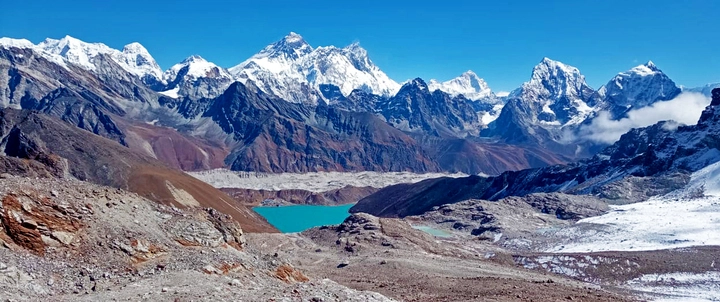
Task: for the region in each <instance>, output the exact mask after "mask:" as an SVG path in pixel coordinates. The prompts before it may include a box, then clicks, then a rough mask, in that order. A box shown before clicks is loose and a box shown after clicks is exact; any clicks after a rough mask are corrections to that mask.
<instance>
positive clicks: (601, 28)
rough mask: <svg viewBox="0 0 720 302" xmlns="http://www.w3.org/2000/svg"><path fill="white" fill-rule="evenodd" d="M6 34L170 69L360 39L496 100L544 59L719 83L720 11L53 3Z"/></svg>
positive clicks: (698, 3)
mask: <svg viewBox="0 0 720 302" xmlns="http://www.w3.org/2000/svg"><path fill="white" fill-rule="evenodd" d="M1 6H2V8H1V9H0V36H7V37H13V38H27V39H29V40H31V41H33V42H35V43H37V42H40V41H42V40H43V39H44V38H46V37H53V38H61V37H63V36H65V35H71V36H74V37H76V38H79V39H81V40H85V41H88V42H103V43H105V44H107V45H109V46H111V47H115V48H121V47H122V46H123V45H124V44H127V43H130V42H134V41H137V42H140V43H142V44H143V45H145V47H147V49H148V50H149V51H150V53H151V54H152V55H153V56H154V57H155V59H156V60H157V61H158V63H159V64H160V66H161V67H162V68H163V69H166V68H168V67H170V66H171V65H172V64H174V63H176V62H179V61H181V60H182V59H183V58H185V57H187V56H189V55H192V54H199V55H201V56H203V57H205V58H206V59H208V60H210V61H213V62H215V63H217V64H218V65H220V66H223V67H231V66H233V65H235V64H238V63H240V62H242V61H243V60H245V59H246V58H248V57H249V56H251V55H253V54H254V53H256V52H258V51H259V50H261V49H262V48H263V47H264V46H266V45H267V44H270V43H272V42H274V41H276V40H278V39H280V38H282V37H283V36H285V35H286V34H287V33H288V32H290V31H295V32H297V33H299V34H301V35H302V36H303V37H305V40H306V41H308V43H310V44H311V45H313V46H324V45H336V46H344V45H347V44H349V43H352V42H353V41H360V44H361V45H362V46H363V47H365V48H366V49H367V50H368V52H369V54H370V58H371V59H372V60H373V61H374V62H375V63H376V64H377V65H378V66H380V68H381V69H383V70H384V71H385V72H386V73H387V74H388V75H389V76H390V77H391V78H393V79H395V80H396V81H399V82H401V81H404V80H405V79H408V78H413V77H422V78H424V79H430V78H437V79H440V80H447V79H450V78H453V77H455V76H457V75H459V74H460V73H462V72H464V71H465V70H468V69H472V70H473V71H475V72H476V73H478V75H480V76H481V77H483V78H485V79H486V80H487V82H488V83H489V84H490V86H491V87H492V88H493V90H496V91H500V90H506V91H507V90H511V89H513V88H515V87H517V86H519V85H520V84H521V83H522V82H524V81H526V80H527V79H528V78H529V76H530V72H531V70H532V67H533V66H534V65H535V64H537V63H538V62H539V61H540V60H541V59H542V58H543V57H545V56H547V57H550V58H552V59H555V60H559V61H562V62H565V63H567V64H570V65H574V66H576V67H578V68H579V69H580V70H581V71H582V72H583V73H584V74H585V76H586V77H587V79H588V81H589V83H590V85H592V86H593V87H595V88H597V87H599V86H600V85H602V84H604V83H605V82H606V81H608V80H609V79H610V78H611V77H612V76H613V75H615V74H616V73H617V72H620V71H624V70H627V69H629V68H631V67H633V66H634V65H638V64H640V63H644V62H646V61H647V60H653V61H654V62H655V63H656V64H657V65H658V66H659V67H660V68H661V69H663V70H664V71H665V72H666V73H667V74H668V75H670V76H671V77H672V78H673V79H674V80H675V81H676V82H678V83H679V84H683V85H686V86H699V85H703V84H705V83H709V82H720V1H717V0H684V1H670V0H655V1H649V0H622V1H617V0H606V1H594V0H583V1H577V0H558V1H519V0H515V1H513V0H505V1H503V0H496V1H444V2H443V1H432V2H430V1H418V0H415V1H392V0H384V1H376V0H369V1H361V2H358V1H339V0H336V1H329V0H324V1H297V0H293V1H285V0H277V1H219V0H205V1H185V0H176V1H169V0H167V1H150V0H144V1H138V0H126V1H116V0H107V1H97V0H74V1H49V0H35V1H27V2H23V3H22V4H21V3H20V2H15V4H13V5H1Z"/></svg>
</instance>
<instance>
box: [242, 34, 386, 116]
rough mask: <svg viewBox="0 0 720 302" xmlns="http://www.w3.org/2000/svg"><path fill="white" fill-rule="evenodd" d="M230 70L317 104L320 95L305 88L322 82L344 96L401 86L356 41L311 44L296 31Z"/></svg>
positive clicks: (274, 90)
mask: <svg viewBox="0 0 720 302" xmlns="http://www.w3.org/2000/svg"><path fill="white" fill-rule="evenodd" d="M230 72H231V73H232V74H233V75H234V76H235V77H236V78H237V79H238V80H240V81H242V82H245V81H248V80H251V81H253V82H255V83H256V84H257V85H258V86H259V87H260V88H261V89H262V90H263V91H265V92H266V93H272V94H275V95H278V96H280V97H282V98H283V99H285V100H288V101H291V102H294V103H310V104H316V103H317V102H318V100H319V96H320V95H319V94H311V93H309V92H307V91H308V90H310V89H313V90H314V91H313V92H318V91H320V86H321V85H324V84H325V85H328V84H329V85H333V86H336V87H338V89H339V90H340V92H342V94H343V95H344V96H348V95H349V94H350V92H352V91H353V90H355V89H360V90H363V91H366V92H370V93H373V94H378V95H382V96H392V95H393V94H395V93H396V92H397V90H398V89H399V88H400V85H399V84H398V83H397V82H395V81H393V80H391V79H390V78H389V77H388V76H387V75H386V74H385V73H384V72H382V71H381V70H380V68H378V67H377V66H376V65H375V64H374V63H373V62H372V61H370V59H369V58H368V54H367V51H366V50H365V49H363V48H362V47H360V45H359V44H357V43H353V44H351V45H348V46H346V47H343V48H337V47H335V46H327V47H318V48H313V47H312V46H310V44H308V43H307V42H305V40H304V39H303V38H302V37H301V36H300V35H298V34H296V33H290V34H289V35H287V36H286V37H284V38H283V39H282V40H280V41H278V42H275V43H273V44H270V45H268V46H267V47H265V48H264V49H263V50H262V51H260V52H259V53H258V54H256V55H254V56H252V57H251V58H249V59H248V60H246V61H244V62H242V63H240V64H239V65H237V66H234V67H231V68H230Z"/></svg>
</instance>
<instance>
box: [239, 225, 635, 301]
mask: <svg viewBox="0 0 720 302" xmlns="http://www.w3.org/2000/svg"><path fill="white" fill-rule="evenodd" d="M248 244H249V245H255V246H259V247H262V248H263V249H266V250H268V251H269V252H273V251H274V252H276V253H278V256H279V257H280V258H282V259H290V262H293V263H295V264H296V265H297V267H298V268H299V269H301V270H302V271H304V272H306V273H307V275H308V276H309V277H310V278H313V277H316V278H330V279H332V280H334V281H337V282H338V283H340V284H343V285H346V286H348V287H351V288H355V289H371V290H373V291H377V292H379V293H381V294H384V295H386V296H388V297H392V298H395V299H398V300H402V301H570V300H573V301H634V299H633V298H632V297H630V296H629V294H628V293H627V292H624V291H622V290H617V289H616V288H614V287H607V288H601V287H599V286H597V285H591V284H588V283H583V282H579V281H573V280H570V279H566V278H564V277H561V276H558V275H554V274H549V273H547V272H544V271H541V270H535V271H531V270H527V269H525V268H523V267H522V266H519V267H518V266H516V264H515V262H514V260H513V256H512V254H510V253H507V252H503V250H502V249H501V248H498V247H496V246H494V245H492V244H488V243H485V242H482V241H478V240H469V241H466V240H457V239H453V238H448V239H443V238H437V237H433V236H432V235H429V234H427V233H425V232H423V231H419V230H416V229H414V228H412V227H411V226H410V225H409V224H408V223H407V222H406V221H404V220H399V219H388V218H376V217H372V216H370V215H366V214H354V215H353V216H351V217H350V218H348V219H347V220H346V221H345V222H344V223H343V224H341V225H339V226H331V227H321V228H316V229H311V230H308V231H305V232H303V233H301V234H293V235H285V234H282V235H281V234H277V235H275V234H272V235H271V234H251V235H248ZM628 297H629V298H628Z"/></svg>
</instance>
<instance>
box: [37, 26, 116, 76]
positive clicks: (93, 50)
mask: <svg viewBox="0 0 720 302" xmlns="http://www.w3.org/2000/svg"><path fill="white" fill-rule="evenodd" d="M37 46H38V47H39V48H40V49H42V50H43V51H45V52H47V53H49V54H52V55H58V56H60V57H62V58H63V59H65V60H66V61H67V62H69V63H72V64H74V65H77V66H80V67H82V68H84V69H87V70H91V71H94V70H95V64H93V60H92V59H93V58H94V57H96V56H97V55H99V54H109V53H111V52H112V51H113V49H111V48H110V47H108V46H107V45H105V44H102V43H86V42H83V41H81V40H79V39H76V38H73V37H71V36H69V35H68V36H65V37H63V38H62V39H59V40H56V39H51V38H47V39H45V41H42V42H40V44H38V45H37Z"/></svg>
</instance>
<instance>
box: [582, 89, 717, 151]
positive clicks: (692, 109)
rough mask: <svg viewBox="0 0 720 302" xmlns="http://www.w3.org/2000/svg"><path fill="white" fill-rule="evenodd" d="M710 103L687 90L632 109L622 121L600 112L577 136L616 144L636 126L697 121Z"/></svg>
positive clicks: (707, 99)
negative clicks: (667, 99) (664, 99)
mask: <svg viewBox="0 0 720 302" xmlns="http://www.w3.org/2000/svg"><path fill="white" fill-rule="evenodd" d="M708 104H710V98H708V97H706V96H704V95H702V94H700V93H694V92H685V93H682V94H680V95H678V96H677V97H676V98H674V99H672V100H670V101H664V102H657V103H655V104H653V105H651V106H647V107H643V108H639V109H635V110H631V111H630V112H628V116H627V117H626V118H622V119H620V120H612V119H610V114H609V113H608V112H600V113H599V114H598V116H597V117H596V118H594V119H593V120H592V122H591V123H590V124H589V125H585V126H582V127H581V128H580V130H579V132H578V133H577V136H576V138H577V139H583V140H585V139H586V140H591V141H594V142H600V143H607V144H612V143H614V142H616V141H617V140H618V139H620V136H622V135H623V134H625V133H627V132H628V131H630V129H632V128H640V127H647V126H650V125H653V124H655V123H657V122H660V121H667V120H673V121H676V122H678V123H681V124H686V125H691V124H695V123H697V121H698V119H700V115H701V114H702V111H703V110H704V109H705V107H706V106H707V105H708Z"/></svg>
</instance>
